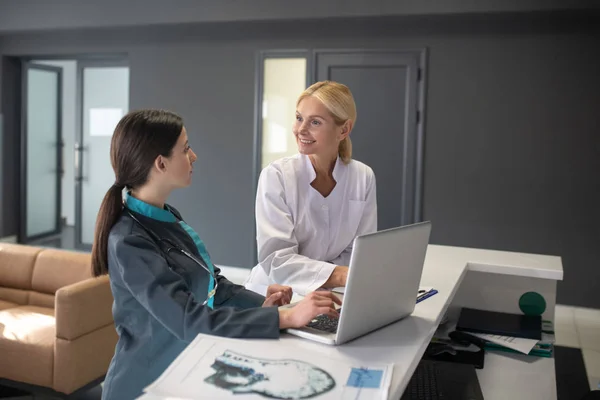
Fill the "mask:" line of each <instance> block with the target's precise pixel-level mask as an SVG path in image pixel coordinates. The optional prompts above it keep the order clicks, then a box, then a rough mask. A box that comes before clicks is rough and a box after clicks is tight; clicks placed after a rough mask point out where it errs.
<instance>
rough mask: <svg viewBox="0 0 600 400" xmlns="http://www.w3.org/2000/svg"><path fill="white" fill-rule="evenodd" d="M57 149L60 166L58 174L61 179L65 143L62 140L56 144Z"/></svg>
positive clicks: (63, 169)
mask: <svg viewBox="0 0 600 400" xmlns="http://www.w3.org/2000/svg"><path fill="white" fill-rule="evenodd" d="M58 147H59V148H60V150H59V152H60V166H59V169H58V173H59V174H60V177H61V178H63V177H64V175H65V142H63V141H62V139H61V140H60V141H59V142H58Z"/></svg>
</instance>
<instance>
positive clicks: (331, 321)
mask: <svg viewBox="0 0 600 400" xmlns="http://www.w3.org/2000/svg"><path fill="white" fill-rule="evenodd" d="M338 311H342V309H341V308H340V309H339V310H338ZM338 322H339V318H331V317H329V316H327V315H318V316H317V317H316V318H315V319H313V320H312V321H310V322H309V323H308V324H306V326H308V327H309V328H313V329H318V330H320V331H323V332H331V333H336V332H337V328H338Z"/></svg>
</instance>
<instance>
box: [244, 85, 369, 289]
mask: <svg viewBox="0 0 600 400" xmlns="http://www.w3.org/2000/svg"><path fill="white" fill-rule="evenodd" d="M355 121H356V105H355V104H354V98H353V97H352V93H351V92H350V89H348V87H347V86H345V85H343V84H341V83H337V82H331V81H323V82H318V83H315V84H314V85H312V86H310V87H309V88H308V89H306V90H305V91H304V92H303V93H302V94H301V95H300V97H299V98H298V101H297V103H296V121H295V122H294V125H293V133H294V136H295V137H296V143H297V145H298V153H299V154H297V155H295V156H292V157H285V158H282V159H279V160H277V161H275V162H273V163H271V164H269V165H268V166H267V167H266V168H265V169H264V170H263V171H262V172H261V174H260V179H259V182H258V190H257V194H256V230H257V245H258V262H259V263H258V265H257V266H256V267H254V268H253V269H252V272H251V274H250V276H249V277H248V279H247V280H246V283H245V286H246V288H248V289H250V290H253V291H255V292H257V293H260V294H264V293H266V290H267V287H268V286H269V285H270V284H273V283H278V284H281V285H288V286H291V287H292V289H293V291H294V292H296V293H298V294H301V295H305V294H307V293H309V292H312V291H314V290H316V289H319V288H334V287H340V286H345V285H346V279H347V275H348V264H349V262H350V254H351V252H352V242H353V240H354V238H355V237H356V236H357V235H361V234H365V233H371V232H375V231H376V230H377V201H376V190H375V175H374V174H373V170H372V169H371V168H370V167H369V166H367V165H365V164H363V163H361V162H359V161H356V160H353V159H352V144H351V142H350V137H349V135H350V132H351V131H352V127H353V126H354V123H355Z"/></svg>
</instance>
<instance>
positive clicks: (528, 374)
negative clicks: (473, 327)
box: [222, 245, 563, 400]
mask: <svg viewBox="0 0 600 400" xmlns="http://www.w3.org/2000/svg"><path fill="white" fill-rule="evenodd" d="M222 269H223V274H224V275H225V276H228V277H229V276H231V277H232V278H233V280H234V281H238V282H239V279H240V270H239V269H238V270H237V271H236V269H231V268H227V267H224V268H222ZM245 273H246V274H247V272H245ZM562 277H563V270H562V263H561V260H560V258H559V257H553V256H544V255H533V254H521V253H510V252H501V251H488V250H479V249H468V248H458V247H447V246H436V245H430V246H429V247H428V250H427V256H426V259H425V266H424V270H423V277H422V280H421V285H422V286H433V287H435V288H436V289H437V290H438V292H439V293H438V294H436V295H435V296H433V297H430V298H429V299H427V300H425V301H423V302H421V303H419V304H417V306H416V308H415V311H414V313H413V314H412V315H411V316H410V317H407V318H405V319H403V320H401V321H399V322H397V323H394V324H392V325H389V326H387V327H385V328H382V329H380V330H378V331H375V332H373V333H371V334H369V335H366V336H363V337H361V338H358V339H356V340H354V341H351V342H349V343H347V344H344V345H342V346H337V347H336V346H327V345H321V344H318V343H315V342H312V341H309V340H304V339H301V338H297V337H295V336H291V335H285V334H284V335H282V338H281V340H283V341H287V342H289V343H290V344H291V345H293V346H296V347H302V348H306V349H309V350H312V351H317V352H320V353H322V354H324V355H326V356H335V357H336V358H341V359H345V360H348V361H350V362H354V363H356V362H359V363H364V364H365V365H368V364H369V363H393V364H394V374H393V379H392V384H391V387H390V396H389V398H390V399H394V400H397V399H399V398H400V397H401V396H402V393H403V392H404V389H405V388H406V386H407V384H408V382H409V380H410V378H411V376H412V374H413V372H414V370H415V368H416V367H417V364H418V363H419V361H420V360H421V357H422V356H423V353H424V352H425V349H426V348H427V345H428V344H429V342H430V340H431V338H432V336H433V334H434V332H435V331H436V329H437V327H438V325H439V324H440V322H441V320H442V318H443V316H444V315H445V314H446V313H448V314H449V315H451V314H453V313H455V312H457V311H458V310H459V309H460V308H461V307H474V308H479V309H486V310H491V311H503V312H515V313H518V312H520V311H519V307H518V300H519V297H520V296H521V295H522V294H523V293H525V292H527V291H536V292H538V293H540V294H541V295H542V296H544V298H545V300H546V303H547V309H546V312H545V313H544V314H543V318H545V319H550V320H554V306H555V302H556V281H557V280H562ZM242 279H243V278H242ZM478 377H479V381H480V384H481V387H482V390H483V394H484V396H485V398H486V400H495V399H498V400H500V399H501V400H505V399H511V400H518V399H528V400H530V399H531V400H533V399H540V400H550V399H556V381H555V370H554V359H552V358H536V357H528V356H519V355H512V354H508V353H490V352H488V353H487V354H486V359H485V368H484V369H483V370H478Z"/></svg>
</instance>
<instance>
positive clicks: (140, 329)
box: [102, 196, 279, 400]
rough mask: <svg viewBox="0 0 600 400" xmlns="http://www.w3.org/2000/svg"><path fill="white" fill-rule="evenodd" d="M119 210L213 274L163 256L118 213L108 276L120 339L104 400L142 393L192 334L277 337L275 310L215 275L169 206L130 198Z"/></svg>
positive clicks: (158, 247)
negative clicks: (205, 266)
mask: <svg viewBox="0 0 600 400" xmlns="http://www.w3.org/2000/svg"><path fill="white" fill-rule="evenodd" d="M125 205H126V207H127V208H128V209H129V211H130V212H132V213H133V214H134V215H135V217H136V219H137V220H138V221H140V222H141V223H142V224H143V225H144V227H146V228H149V229H150V230H151V231H153V232H154V233H155V234H156V235H158V237H159V238H161V239H166V240H168V241H169V243H172V244H175V245H176V246H178V247H180V248H182V249H185V250H186V251H188V252H189V253H191V254H192V255H194V256H195V257H197V258H201V259H202V260H204V261H205V264H206V265H207V266H209V268H210V269H213V270H214V274H215V276H216V280H217V282H216V283H218V285H217V291H216V294H215V296H214V298H213V299H212V301H209V303H208V304H207V305H205V306H203V305H202V303H203V302H204V301H205V300H206V299H207V294H208V292H209V291H210V290H211V289H212V287H214V284H215V282H214V281H213V279H212V276H211V275H210V274H209V273H208V272H207V271H205V270H204V269H203V268H201V267H200V266H199V265H198V264H196V262H194V261H193V260H192V259H190V258H188V257H186V256H185V255H183V254H181V253H179V252H177V251H170V252H169V254H168V255H167V254H166V253H165V250H164V247H165V246H164V243H157V241H156V240H155V239H154V238H153V237H152V236H151V235H150V234H149V233H148V232H147V231H146V230H145V229H144V228H143V227H141V226H140V225H139V224H138V223H137V222H135V221H134V220H133V218H132V217H131V216H130V215H129V213H128V211H127V210H123V212H122V214H121V216H120V218H119V220H118V221H117V223H116V224H115V225H114V227H113V228H112V230H111V231H110V235H109V241H108V269H109V276H110V284H111V289H112V293H113V296H114V303H113V317H114V321H115V327H116V330H117V333H118V335H119V341H118V343H117V346H116V348H115V354H114V356H113V359H112V361H111V363H110V367H109V369H108V372H107V374H106V379H105V381H104V388H103V393H102V399H105V400H109V399H110V400H113V399H119V400H128V399H135V398H136V397H138V396H140V395H141V394H142V390H143V388H144V387H146V386H147V385H149V384H150V383H152V382H153V381H154V380H155V379H156V378H158V377H159V376H160V374H161V373H162V372H163V371H164V370H165V369H166V368H167V367H168V366H169V364H170V363H171V362H172V361H173V360H174V359H175V358H176V357H177V356H178V355H179V354H180V353H181V352H182V351H183V349H184V348H185V347H186V346H187V344H188V343H189V342H191V341H192V340H193V339H194V338H195V336H196V335H197V334H198V333H204V334H210V335H216V336H226V337H238V338H278V337H279V313H278V310H277V307H261V305H262V303H263V302H264V297H263V296H261V295H258V294H256V293H254V292H252V291H249V290H246V289H244V287H243V286H240V285H235V284H233V283H231V282H229V281H228V280H227V279H226V278H225V277H223V276H221V275H220V270H219V268H217V267H216V266H214V265H213V264H212V261H211V260H210V257H209V255H208V252H207V251H206V248H205V246H204V244H203V243H202V241H201V240H200V238H199V237H198V235H197V234H196V233H195V232H194V231H193V229H192V228H190V227H189V226H188V225H186V224H185V223H183V221H182V219H181V216H180V215H179V213H178V212H177V210H175V209H174V208H172V207H169V206H165V209H160V208H157V207H154V206H152V205H150V204H147V203H144V202H142V201H140V200H138V199H135V198H134V197H131V196H128V197H126V199H125Z"/></svg>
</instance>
